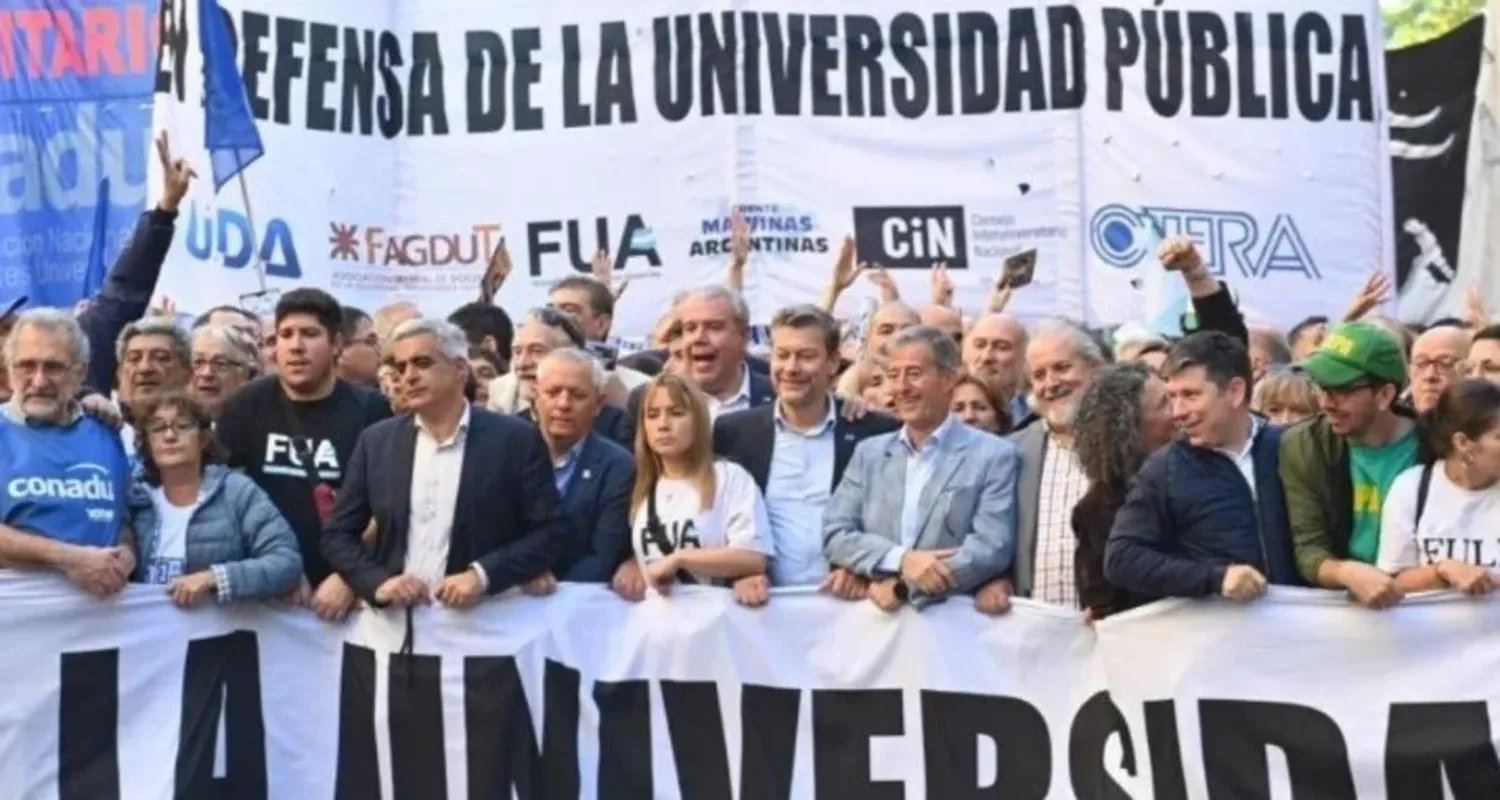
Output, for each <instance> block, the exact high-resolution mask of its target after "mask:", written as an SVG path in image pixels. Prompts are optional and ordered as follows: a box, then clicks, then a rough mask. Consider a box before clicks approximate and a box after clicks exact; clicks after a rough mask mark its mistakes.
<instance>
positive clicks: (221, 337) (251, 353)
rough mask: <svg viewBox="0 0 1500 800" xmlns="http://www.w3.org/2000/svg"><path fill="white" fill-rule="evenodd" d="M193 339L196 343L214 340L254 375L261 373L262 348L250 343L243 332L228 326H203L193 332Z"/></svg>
mask: <svg viewBox="0 0 1500 800" xmlns="http://www.w3.org/2000/svg"><path fill="white" fill-rule="evenodd" d="M192 339H193V341H194V342H197V341H198V340H199V339H213V340H214V341H217V342H218V343H219V344H222V345H224V346H225V347H227V348H229V350H230V352H232V353H234V356H235V358H238V359H240V360H241V361H244V362H245V366H247V367H249V368H250V370H251V372H252V373H254V372H259V371H260V370H259V367H260V346H259V345H257V344H256V343H255V342H252V341H250V338H249V337H248V336H246V335H245V334H244V332H243V331H240V330H238V329H236V328H231V327H229V326H228V325H203V326H200V327H198V328H195V329H194V330H193V335H192Z"/></svg>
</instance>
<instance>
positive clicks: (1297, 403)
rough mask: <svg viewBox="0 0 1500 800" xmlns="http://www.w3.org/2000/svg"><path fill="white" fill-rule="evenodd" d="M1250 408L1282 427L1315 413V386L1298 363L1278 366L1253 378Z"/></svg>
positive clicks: (1316, 396)
mask: <svg viewBox="0 0 1500 800" xmlns="http://www.w3.org/2000/svg"><path fill="white" fill-rule="evenodd" d="M1250 410H1251V411H1254V412H1255V413H1257V414H1260V415H1261V416H1263V417H1265V418H1266V419H1267V420H1269V421H1270V423H1271V424H1272V425H1275V426H1277V427H1280V428H1286V427H1289V426H1292V425H1296V424H1297V423H1299V422H1301V421H1303V420H1305V419H1312V418H1313V417H1316V416H1317V415H1318V395H1317V389H1316V387H1314V386H1313V382H1312V379H1311V378H1309V377H1307V373H1305V372H1303V371H1302V370H1301V369H1300V368H1299V367H1279V368H1276V369H1272V370H1271V371H1269V372H1267V373H1266V376H1265V377H1264V378H1261V379H1260V380H1258V381H1256V383H1255V393H1254V394H1253V395H1252V396H1251V399H1250Z"/></svg>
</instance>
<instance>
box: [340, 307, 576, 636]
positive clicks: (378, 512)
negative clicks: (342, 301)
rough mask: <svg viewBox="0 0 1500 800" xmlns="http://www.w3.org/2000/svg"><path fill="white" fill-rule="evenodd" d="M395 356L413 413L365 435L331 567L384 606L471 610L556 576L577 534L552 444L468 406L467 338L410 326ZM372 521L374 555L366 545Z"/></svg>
mask: <svg viewBox="0 0 1500 800" xmlns="http://www.w3.org/2000/svg"><path fill="white" fill-rule="evenodd" d="M391 355H392V360H393V361H394V363H395V366H396V368H397V370H398V371H399V372H400V374H401V381H402V390H403V392H402V395H403V397H404V398H405V399H406V401H407V403H408V406H409V407H410V408H411V410H412V412H413V413H411V414H406V415H402V416H400V417H396V418H394V419H389V420H386V421H384V422H381V423H379V424H376V425H373V426H371V427H369V428H367V429H366V430H365V431H364V433H362V434H361V435H360V438H359V443H358V444H357V445H356V446H355V448H354V456H353V457H352V458H351V459H350V462H349V466H348V468H347V469H346V470H345V472H344V483H343V487H342V488H341V489H340V491H339V497H338V502H337V504H336V505H335V507H334V510H333V514H332V516H331V518H330V519H329V521H328V524H327V525H326V526H325V527H324V529H323V536H322V540H321V545H322V550H323V555H324V557H325V558H327V559H328V562H329V564H331V565H332V566H333V568H334V569H335V570H336V571H337V572H338V573H339V574H340V575H342V576H343V577H344V580H345V581H347V582H348V583H349V585H350V586H351V587H353V588H354V590H355V591H356V592H357V593H358V594H359V595H360V596H361V597H363V598H364V599H365V601H366V602H368V603H370V604H372V605H375V606H386V605H396V606H410V605H414V604H419V603H424V602H426V601H427V600H428V599H429V598H432V599H436V600H437V601H438V602H440V603H442V604H444V605H447V606H451V607H455V608H467V607H469V606H472V605H474V604H475V603H477V602H478V601H479V600H480V599H482V598H483V597H484V596H485V595H486V594H496V593H499V592H501V591H504V590H505V589H508V588H510V587H512V586H516V585H518V584H521V583H524V582H526V581H529V580H531V579H533V578H535V577H537V576H538V575H541V574H542V573H545V572H547V571H548V570H550V569H551V568H552V566H553V563H554V562H555V561H556V559H557V556H558V554H559V553H560V552H562V551H563V550H564V549H565V547H566V541H567V527H566V524H565V522H564V521H563V518H562V516H561V515H560V514H559V512H558V496H557V489H556V487H555V486H554V484H553V481H552V462H551V460H550V459H549V458H548V457H547V447H546V444H545V443H543V441H542V437H541V436H539V435H538V434H537V432H536V429H535V428H533V427H531V426H530V425H528V424H526V423H525V422H523V421H521V420H519V419H516V418H515V417H511V416H505V415H501V414H495V413H493V412H489V411H484V410H482V409H478V408H473V407H471V406H470V405H469V402H468V401H467V400H465V399H464V395H463V387H464V381H465V380H466V379H467V376H468V366H467V363H466V356H467V355H468V341H467V339H465V337H464V334H463V331H461V330H459V329H458V328H457V327H455V326H453V325H451V324H449V323H447V322H441V321H436V320H425V319H416V320H410V321H407V322H405V323H402V325H401V326H400V327H398V328H397V329H396V331H395V332H394V333H393V334H392V349H391ZM372 518H373V519H375V520H376V522H377V523H378V528H377V534H376V538H375V547H374V551H373V552H370V551H368V550H366V549H365V548H364V547H363V546H362V544H361V542H360V536H361V534H362V533H364V530H365V528H366V526H367V525H369V522H370V520H371V519H372Z"/></svg>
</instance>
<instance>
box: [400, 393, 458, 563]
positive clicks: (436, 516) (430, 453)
mask: <svg viewBox="0 0 1500 800" xmlns="http://www.w3.org/2000/svg"><path fill="white" fill-rule="evenodd" d="M416 423H417V448H416V452H415V454H414V456H413V458H412V464H411V517H410V521H409V524H410V527H411V532H410V535H409V538H408V541H407V545H406V569H405V573H406V574H407V575H412V576H415V577H417V578H418V579H420V580H421V581H422V582H423V583H425V584H427V585H428V586H429V587H431V588H436V587H437V586H438V584H440V583H442V581H443V578H444V577H446V576H447V574H448V545H449V543H450V542H451V540H452V536H453V509H454V507H455V506H456V505H458V481H459V478H461V477H462V476H463V467H464V440H465V439H467V438H468V432H469V405H468V404H467V403H465V404H464V413H463V416H462V417H460V418H459V421H458V427H457V428H456V429H455V430H454V431H453V435H452V436H451V437H449V438H448V439H447V440H446V441H441V442H440V441H438V440H437V439H436V438H435V437H434V436H433V435H432V434H431V433H430V432H428V430H427V426H426V424H424V423H423V422H422V417H421V416H420V415H418V416H417V417H416Z"/></svg>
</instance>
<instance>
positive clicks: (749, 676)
mask: <svg viewBox="0 0 1500 800" xmlns="http://www.w3.org/2000/svg"><path fill="white" fill-rule="evenodd" d="M0 603H3V605H4V607H5V608H6V609H7V611H8V615H7V624H6V625H5V626H4V628H3V630H0V674H3V675H4V676H5V682H4V686H5V690H4V692H3V693H0V797H5V798H27V799H28V800H29V799H30V798H46V799H48V800H50V798H54V797H58V798H89V800H111V799H112V798H167V797H177V798H199V797H204V798H207V797H213V798H268V797H269V798H330V797H336V798H350V799H351V800H352V799H354V798H381V797H388V798H439V797H470V798H511V797H520V798H576V797H589V798H593V797H599V798H670V797H683V798H714V799H715V800H723V799H724V798H744V799H745V800H752V799H755V798H806V797H817V798H844V797H850V798H859V799H860V800H885V799H886V798H891V800H896V799H897V798H920V797H932V798H943V799H944V800H950V799H954V798H958V799H962V798H990V797H1004V798H1044V797H1056V798H1070V797H1076V798H1100V799H1101V800H1102V799H1103V798H1149V797H1157V798H1163V799H1164V800H1166V799H1171V798H1187V797H1194V798H1198V797H1207V798H1242V797H1250V798H1257V797H1266V798H1270V797H1277V798H1281V797H1295V798H1351V799H1352V798H1356V797H1358V798H1376V797H1387V796H1388V797H1392V798H1402V799H1403V800H1406V799H1410V798H1415V799H1416V800H1424V799H1425V798H1434V799H1435V800H1436V799H1438V798H1444V797H1456V798H1494V797H1496V796H1500V758H1497V755H1496V748H1495V737H1494V733H1493V730H1494V729H1493V725H1492V723H1491V719H1490V713H1491V712H1490V703H1492V702H1497V701H1500V678H1497V677H1496V676H1497V675H1500V635H1497V634H1500V606H1497V605H1496V603H1495V602H1491V601H1469V600H1460V599H1450V598H1432V599H1427V598H1418V599H1416V600H1414V601H1409V602H1408V603H1406V604H1403V606H1402V607H1400V608H1398V609H1395V610H1394V611H1390V612H1386V613H1382V614H1377V613H1372V612H1366V611H1364V610H1362V609H1359V608H1357V607H1354V606H1352V605H1350V604H1348V603H1347V602H1346V601H1344V600H1342V599H1341V598H1337V597H1334V596H1331V595H1329V596H1326V597H1325V596H1321V595H1315V594H1314V593H1280V592H1277V593H1273V594H1272V596H1270V597H1268V598H1266V599H1265V600H1263V601H1261V602H1258V603H1256V604H1254V605H1251V606H1249V607H1244V608H1242V607H1232V606H1229V605H1227V604H1221V603H1176V602H1169V603H1161V604H1158V605H1156V606H1152V607H1149V608H1146V609H1141V610H1139V611H1137V612H1133V613H1131V614H1127V615H1124V616H1122V617H1119V618H1117V619H1113V620H1110V621H1107V622H1105V623H1102V624H1100V625H1098V626H1097V632H1096V630H1095V629H1092V628H1089V627H1087V626H1085V625H1083V624H1082V623H1081V621H1080V618H1079V617H1078V615H1076V614H1072V613H1069V612H1066V611H1062V610H1059V609H1053V608H1048V607H1043V606H1040V605H1034V604H1031V603H1028V602H1024V601H1018V602H1017V603H1016V608H1015V609H1014V610H1013V611H1012V612H1011V613H1010V614H1009V615H1007V616H1005V617H1003V618H999V619H991V618H986V617H982V616H980V615H979V614H977V613H975V612H974V610H973V609H972V608H971V607H970V606H969V604H968V603H964V602H950V603H947V604H945V605H942V606H938V607H934V608H931V609H929V610H927V611H924V612H922V613H921V614H918V613H916V612H912V611H909V610H908V611H903V612H902V613H900V614H898V615H895V616H889V617H888V616H886V615H884V614H882V613H880V612H879V611H877V610H876V609H874V608H873V607H872V606H870V605H869V604H866V603H860V604H845V603H840V602H838V601H834V600H831V599H828V598H825V597H820V596H814V595H811V594H795V593H793V594H778V595H777V596H775V597H774V598H773V599H772V602H771V605H770V606H769V607H768V608H765V609H761V610H749V609H743V608H739V607H737V606H735V605H734V603H733V601H732V600H731V599H730V597H729V595H728V593H727V592H723V591H718V590H713V589H697V590H687V591H681V592H678V593H674V594H673V595H672V596H671V597H667V598H655V599H652V600H648V601H647V602H644V603H642V604H639V605H628V604H626V603H624V602H622V601H620V600H618V599H617V598H615V597H614V596H612V595H611V594H610V593H609V592H608V591H607V590H606V589H604V588H602V587H584V586H565V587H563V589H562V590H561V591H560V592H559V593H558V594H557V595H555V596H554V597H551V598H547V599H544V600H538V599H532V598H523V597H511V596H507V597H505V598H503V599H499V600H495V601H491V602H489V603H487V604H486V605H484V606H483V607H482V608H480V609H478V610H476V611H473V612H470V613H456V612H449V611H446V610H441V609H420V610H417V611H415V612H414V613H413V614H411V616H410V619H409V620H408V617H407V615H406V614H404V613H403V612H364V613H360V614H357V615H356V616H355V617H354V618H353V619H352V620H351V621H350V622H348V623H346V624H345V625H343V626H337V627H336V626H331V625H328V624H325V623H322V622H320V621H318V620H317V619H315V618H314V617H313V616H312V615H311V614H308V613H306V612H302V611H294V610H286V609H277V608H272V607H245V608H235V609H222V608H205V609H198V610H193V611H180V610H178V609H176V608H173V607H172V606H171V605H169V604H168V603H167V601H166V598H165V597H164V596H163V595H162V593H161V591H160V590H159V589H156V588H154V587H152V588H147V587H131V588H130V589H129V590H127V591H126V592H125V593H124V595H123V596H121V597H120V598H118V599H115V600H111V601H108V602H102V603H101V602H97V601H94V600H91V599H88V598H86V597H83V596H81V595H80V594H79V593H78V592H76V591H75V590H73V589H72V588H71V587H69V586H66V585H64V584H62V583H61V582H60V581H55V580H51V579H48V578H39V577H30V576H28V577H14V576H8V577H5V578H3V579H0ZM1111 698H1113V700H1111Z"/></svg>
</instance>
